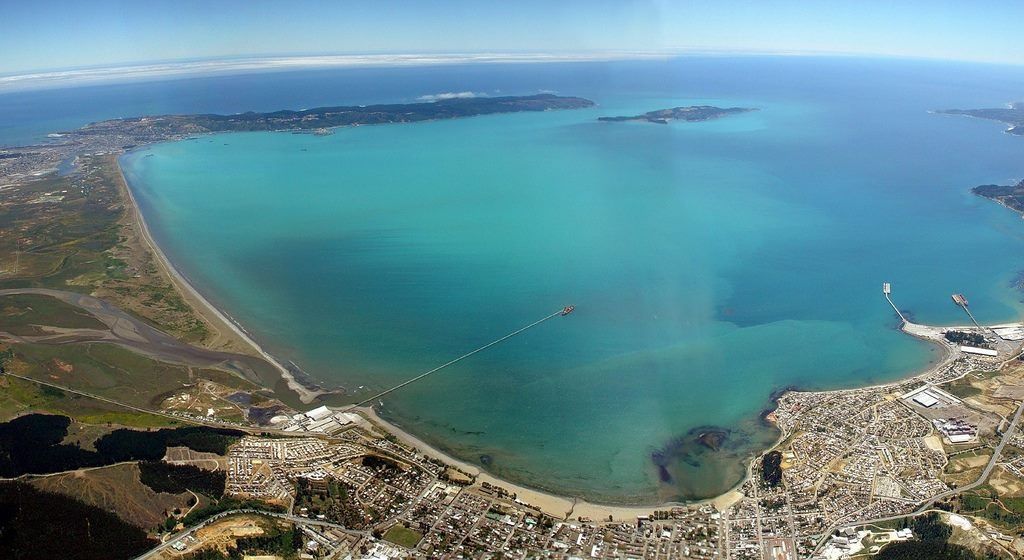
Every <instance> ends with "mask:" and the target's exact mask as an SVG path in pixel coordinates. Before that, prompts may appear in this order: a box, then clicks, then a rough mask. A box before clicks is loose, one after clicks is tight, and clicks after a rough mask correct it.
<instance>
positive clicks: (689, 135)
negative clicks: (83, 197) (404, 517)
mask: <svg viewBox="0 0 1024 560" xmlns="http://www.w3.org/2000/svg"><path fill="white" fill-rule="evenodd" d="M572 68H573V69H574V70H573V71H571V72H568V71H567V72H565V73H564V75H559V74H558V73H557V72H553V71H551V70H550V67H547V68H546V69H545V70H543V79H540V78H536V77H534V78H532V79H533V80H534V81H533V82H530V81H529V80H530V79H531V78H530V74H529V71H528V70H523V69H516V70H515V71H514V72H518V74H516V76H517V77H518V78H519V79H521V80H523V81H522V82H521V83H522V84H524V85H522V86H521V89H520V90H518V91H509V90H508V89H507V86H503V88H502V92H503V93H519V92H522V93H529V92H531V91H536V90H537V89H555V90H558V91H559V93H563V94H574V95H575V94H578V95H583V96H587V97H589V98H591V99H594V100H595V101H597V102H598V103H599V106H598V107H596V108H593V109H586V110H579V111H566V112H550V113H543V114H513V115H499V116H488V117H478V118H471V119H464V120H457V121H439V122H429V123H419V124H411V125H387V126H365V127H357V128H350V129H343V130H338V131H337V133H336V134H334V135H333V136H328V137H317V136H311V135H299V134H288V133H243V134H230V135H217V136H210V137H202V138H198V139H193V140H188V141H182V142H176V143H169V144H162V145H158V146H152V147H149V148H146V149H143V150H140V151H137V152H134V153H132V154H130V155H128V156H126V157H125V158H124V160H123V163H124V167H125V171H126V174H127V176H128V178H129V180H130V182H131V184H132V188H133V190H134V191H135V192H136V194H137V195H138V198H139V200H140V204H141V206H142V209H143V211H144V212H145V214H146V217H147V220H148V221H149V222H150V224H151V227H152V228H153V230H154V234H155V235H156V236H157V238H158V239H159V241H160V243H161V245H162V246H163V247H165V249H166V251H167V252H168V254H169V256H170V257H171V259H172V260H173V261H174V262H175V263H176V264H177V265H178V266H179V267H180V268H181V269H182V270H183V271H184V273H185V274H186V275H187V276H188V277H189V278H190V279H191V280H192V281H193V282H194V283H195V284H196V285H197V286H198V287H199V288H200V290H201V291H203V293H204V294H207V295H208V296H209V297H210V298H211V299H212V300H213V301H215V302H217V303H218V304H220V305H222V306H223V307H224V308H225V309H226V310H228V312H229V313H230V314H231V315H232V316H234V317H236V318H237V319H238V320H239V321H240V322H241V323H242V324H244V325H245V326H246V327H247V328H248V329H249V330H251V331H252V332H253V333H254V334H255V336H256V338H257V339H258V340H259V341H260V342H261V343H263V344H264V345H265V346H266V347H267V348H268V349H269V350H270V351H272V352H273V353H275V354H276V355H279V356H281V357H283V358H286V359H290V360H294V361H295V362H296V363H297V364H299V365H300V366H301V367H302V368H303V369H304V370H306V371H307V372H309V373H310V374H311V375H312V376H313V377H315V378H317V379H320V380H323V381H325V382H326V383H328V384H337V385H341V386H343V387H345V388H346V389H347V390H349V391H350V392H351V393H352V394H354V395H355V396H356V397H360V396H369V395H372V394H373V393H374V392H375V391H377V390H380V389H382V388H384V387H387V386H389V385H391V384H394V383H396V382H399V381H401V380H404V379H406V378H409V377H411V376H413V375H415V374H418V373H420V372H422V371H425V370H427V369H430V368H432V367H434V366H435V365H438V364H440V363H443V362H446V361H447V360H449V359H451V358H452V357H454V356H457V355H460V354H462V353H464V352H466V351H468V350H470V349H472V348H475V347H477V346H480V345H481V344H483V343H486V342H488V341H490V340H492V339H494V338H497V337H498V336H501V335H503V334H505V333H507V332H509V331H512V330H514V329H515V328H518V327H519V326H522V325H525V324H527V323H530V322H532V321H534V320H536V319H538V318H540V317H542V316H544V315H546V314H548V313H551V312H552V311H554V310H557V309H559V308H560V307H562V306H563V305H566V304H570V303H572V304H575V305H576V306H577V310H576V312H575V313H574V314H573V315H572V316H570V317H567V318H559V319H557V320H552V321H548V322H546V323H544V324H542V325H541V326H539V327H537V328H535V329H532V330H530V331H528V332H526V333H524V334H523V335H521V336H518V337H516V338H514V339H511V340H509V341H508V342H506V343H504V344H502V345H500V346H497V347H494V348H492V349H489V350H487V351H486V352H484V353H481V354H478V355H476V356H473V357H472V358H471V359H469V360H466V361H464V362H461V363H459V364H457V365H456V366H453V367H451V368H448V369H446V370H444V371H442V372H440V373H438V374H435V375H434V376H432V377H429V378H427V379H425V380H423V381H421V382H419V383H417V384H414V385H411V386H409V387H407V388H405V389H403V390H401V391H399V392H397V393H395V394H393V395H390V396H389V397H388V398H387V399H386V400H385V403H384V407H383V409H382V412H383V413H384V414H385V415H386V416H388V417H389V418H391V419H393V420H395V421H396V422H398V423H399V424H401V425H402V426H404V427H406V428H408V429H409V430H410V431H412V432H413V433H415V434H417V435H419V436H421V437H423V438H424V439H426V440H428V441H430V442H432V443H434V444H437V445H439V446H441V447H443V448H445V449H447V450H449V451H451V452H453V453H455V454H456V455H458V456H460V457H462V458H465V459H467V460H470V461H472V462H476V463H478V464H482V465H484V466H485V467H486V468H487V469H488V470H490V471H492V472H494V473H496V474H499V475H502V476H506V477H508V478H510V479H513V480H515V481H518V482H523V483H526V484H529V485H531V486H535V487H539V488H544V489H548V490H553V491H557V492H561V493H567V494H573V495H582V496H586V497H588V498H590V499H594V500H601V501H614V502H634V503H636V502H646V503H650V502H654V501H657V500H664V499H678V498H699V497H706V496H711V495H715V494H718V493H720V492H722V491H724V490H726V489H728V488H729V487H730V486H732V485H733V484H735V483H736V482H737V481H738V480H739V478H740V477H741V476H742V473H743V468H744V466H743V459H744V458H745V457H746V456H747V455H748V454H750V453H751V452H753V451H756V450H758V449H761V448H763V447H765V446H766V445H768V444H770V443H771V442H772V441H773V440H774V438H775V437H776V432H775V431H774V430H773V429H772V428H770V427H769V426H766V425H765V424H764V423H763V422H762V421H761V420H760V418H759V414H760V413H761V411H762V410H763V409H764V408H765V407H767V406H769V404H770V400H769V396H770V395H771V393H772V392H773V391H774V390H778V389H780V388H783V387H787V386H794V385H795V386H799V387H802V388H836V387H850V386H856V385H861V384H867V383H875V382H881V381H886V380H891V379H896V378H899V377H901V376H905V375H909V374H911V373H913V372H915V371H918V370H921V369H923V368H924V367H926V366H927V365H928V364H929V363H930V361H931V360H932V359H934V358H935V357H936V353H935V351H934V350H933V349H932V348H930V347H929V346H927V345H925V344H923V343H920V342H918V341H916V340H913V339H911V338H909V337H907V336H905V335H902V334H900V333H899V332H898V331H896V330H895V329H894V326H895V319H894V314H893V312H892V309H891V308H889V306H888V304H887V303H886V302H885V300H884V299H883V298H882V296H881V283H882V282H883V281H890V282H892V283H893V286H894V297H895V299H896V301H897V303H899V304H900V306H901V307H904V308H908V309H910V310H912V312H913V313H914V315H915V316H916V318H917V319H918V320H919V321H921V322H928V323H957V322H963V320H964V318H963V317H962V316H961V315H960V314H959V313H958V309H957V308H956V307H955V306H953V305H952V304H951V303H950V301H949V294H950V293H952V292H954V291H962V292H964V293H966V294H967V295H968V297H969V298H970V300H971V304H972V309H974V310H975V312H976V315H977V316H978V317H979V319H980V320H984V321H993V322H994V321H1003V320H1010V319H1014V318H1016V317H1017V316H1018V314H1019V313H1020V311H1021V308H1022V304H1021V302H1020V300H1021V293H1020V292H1019V291H1018V290H1017V289H1016V288H1014V287H1013V284H1014V280H1015V278H1016V277H1017V274H1018V272H1019V271H1020V270H1022V269H1024V252H1022V249H1024V222H1022V221H1021V220H1020V219H1019V218H1018V217H1016V216H1015V215H1013V214H1012V213H1010V212H1008V211H1006V210H1004V209H1002V208H1000V207H998V206H996V205H994V204H991V203H987V202H986V201H983V200H981V199H978V198H975V197H973V196H972V195H970V193H969V192H968V189H969V187H971V186H973V185H976V184H981V183H987V182H1006V181H1009V180H1011V179H1012V178H1014V177H1016V176H1019V175H1021V174H1024V165H1021V162H1022V159H1021V154H1022V152H1024V139H1020V138H1013V137H1009V136H1008V135H1004V134H1000V133H999V131H1000V126H999V125H997V124H993V123H986V122H983V121H977V120H970V119H964V118H951V117H941V116H936V115H930V114H928V113H927V111H928V110H930V109H936V108H944V107H975V106H989V105H991V104H994V103H1001V102H1004V101H1007V100H1009V99H1012V97H1011V96H1012V95H1013V94H1012V92H1013V91H1024V76H1022V75H1021V72H1020V71H1019V70H1018V73H1017V74H1016V75H1013V74H1011V75H1007V73H1006V71H1005V69H999V68H995V67H983V68H981V69H976V68H974V69H973V70H971V72H974V73H973V74H972V73H971V72H962V71H958V72H955V73H954V72H950V70H949V69H948V68H945V67H943V66H941V65H932V64H921V65H915V64H911V63H891V62H870V61H853V62H851V61H822V60H805V61H790V60H778V59H759V60H749V59H738V60H696V61H693V60H683V61H673V62H665V63H657V64H652V63H633V64H620V65H616V66H614V67H608V66H600V67H598V66H595V67H592V69H591V70H587V69H583V70H580V69H579V67H578V66H573V67H572ZM609 68H612V69H613V70H614V71H612V70H609ZM972 68H973V67H972ZM474 72H476V73H477V74H474V76H473V79H474V80H477V81H478V82H480V83H486V82H487V80H491V81H492V82H494V83H502V84H503V83H504V82H505V81H507V80H508V79H509V78H508V74H507V73H508V72H511V70H507V69H503V68H501V67H493V68H490V69H488V70H487V72H489V74H488V73H487V72H484V71H482V70H475V71H474ZM588 72H590V73H588ZM595 73H596V74H595ZM972 80H973V81H972ZM410 83H416V82H415V79H413V78H410ZM474 83H476V82H474ZM454 85H455V86H462V85H464V84H454ZM574 86H575V89H574ZM421 87H422V86H421ZM1017 88H1019V89H1017ZM450 89H451V90H454V91H461V90H462V89H458V87H452V88H450ZM495 89H497V86H495ZM438 91H443V90H438ZM373 101H375V100H373V99H367V100H365V102H373ZM701 103H710V104H718V105H742V106H752V107H757V108H759V109H760V110H759V111H757V112H754V113H748V114H743V115H740V116H736V117H731V118H728V119H724V120H719V121H713V122H707V123H689V124H683V123H677V124H671V125H668V126H661V125H654V124H647V123H598V122H596V121H595V119H596V117H598V116H601V115H618V114H634V113H640V112H644V111H648V110H652V109H657V108H664V107H670V106H676V105H690V104H701ZM707 426H715V427H721V428H723V429H726V430H728V432H729V437H728V438H727V440H726V443H725V445H724V447H723V448H722V449H720V450H718V451H710V450H707V449H705V448H703V447H701V446H700V445H698V444H696V443H694V441H693V440H694V434H695V433H699V432H700V431H702V430H703V429H704V428H702V427H707Z"/></svg>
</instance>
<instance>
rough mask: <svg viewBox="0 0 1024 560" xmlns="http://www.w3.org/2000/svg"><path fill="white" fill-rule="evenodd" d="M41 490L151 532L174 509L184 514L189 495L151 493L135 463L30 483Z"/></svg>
mask: <svg viewBox="0 0 1024 560" xmlns="http://www.w3.org/2000/svg"><path fill="white" fill-rule="evenodd" d="M31 484H32V485H33V486H35V487H36V488H39V489H40V490H47V491H49V492H56V493H58V494H63V495H65V496H68V497H71V498H74V499H76V500H79V501H82V502H85V503H87V504H89V505H93V506H96V507H98V508H101V509H103V510H106V511H110V512H113V513H114V514H116V515H117V516H118V517H120V518H121V519H123V520H125V521H126V522H128V523H131V524H132V525H135V526H137V527H139V528H141V529H147V530H150V529H153V528H154V527H156V526H157V525H159V524H161V523H163V522H164V520H165V519H166V518H167V513H168V512H172V511H174V510H175V509H178V510H180V511H186V510H188V508H189V500H190V499H191V498H192V496H191V494H188V493H182V494H167V493H162V492H154V491H153V490H152V489H150V488H149V487H148V486H146V485H145V484H143V483H142V482H140V481H139V468H138V465H135V464H122V465H112V466H109V467H103V468H99V469H90V470H85V471H80V472H73V473H66V474H58V475H53V476H47V477H43V478H37V479H35V480H33V481H32V482H31Z"/></svg>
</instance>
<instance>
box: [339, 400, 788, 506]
mask: <svg viewBox="0 0 1024 560" xmlns="http://www.w3.org/2000/svg"><path fill="white" fill-rule="evenodd" d="M353 410H354V411H355V412H358V413H359V414H361V415H363V416H365V417H366V418H367V419H368V420H369V421H370V422H371V423H372V424H374V425H377V426H379V427H381V428H383V429H384V430H387V431H388V432H390V433H392V434H394V435H395V437H397V438H398V439H399V441H401V442H402V443H404V444H406V445H408V446H411V447H415V448H416V449H417V450H418V451H419V452H420V453H422V454H423V455H426V456H427V457H431V458H433V459H437V460H440V461H443V462H445V463H447V464H449V465H452V466H455V467H457V468H459V469H461V470H463V471H465V472H467V473H469V474H470V475H472V476H474V477H475V478H476V481H475V482H474V486H475V485H478V484H481V483H484V482H486V483H487V484H491V485H494V486H499V487H502V488H504V489H506V490H508V491H509V492H512V493H514V494H515V495H516V498H517V499H518V500H520V501H523V502H525V503H528V504H530V505H533V506H537V507H538V508H540V509H541V511H543V512H544V513H546V514H548V515H551V516H554V517H557V518H560V519H570V518H573V517H580V516H582V517H589V518H591V519H593V520H595V521H604V520H607V519H608V518H609V517H611V518H613V519H614V520H616V521H632V520H635V519H636V517H637V516H640V515H650V514H651V513H653V512H654V511H655V510H668V509H671V508H673V507H680V506H685V505H694V504H705V503H711V504H714V505H715V507H717V508H718V509H719V510H720V511H721V510H724V509H725V508H727V507H728V506H729V505H732V504H733V503H735V502H736V501H737V500H738V499H739V497H741V495H740V493H739V492H738V490H737V488H738V487H739V486H740V485H742V483H743V481H741V482H740V483H739V484H737V486H736V487H734V488H732V489H730V490H729V491H728V492H726V493H724V494H722V495H721V496H716V497H714V498H709V499H707V500H699V501H694V502H685V503H684V502H664V503H661V504H654V505H635V506H633V505H612V504H599V503H595V502H589V501H587V500H584V499H581V498H573V497H568V496H559V495H557V494H552V493H550V492H545V491H543V490H537V489H535V488H530V487H528V486H524V485H522V484H517V483H514V482H510V481H508V480H505V479H503V478H498V477H496V476H494V475H492V474H490V473H488V472H487V471H485V470H483V469H482V468H480V467H479V466H477V465H473V464H470V463H467V462H465V461H462V460H460V459H457V458H455V457H452V456H451V455H449V454H447V453H445V452H444V451H441V450H440V449H438V448H436V447H434V446H432V445H430V444H429V443H426V442H424V441H423V440H421V439H420V438H418V437H416V436H415V435H413V434H410V433H409V432H407V431H405V430H404V429H402V428H400V427H398V426H396V425H395V424H392V423H391V422H389V421H387V420H385V419H383V418H381V417H380V415H378V414H377V411H376V410H374V409H373V407H368V406H361V407H357V408H355V409H353ZM776 445H777V443H776ZM773 447H774V446H773ZM748 474H749V472H748ZM745 480H746V477H744V481H745Z"/></svg>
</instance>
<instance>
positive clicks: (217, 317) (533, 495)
mask: <svg viewBox="0 0 1024 560" xmlns="http://www.w3.org/2000/svg"><path fill="white" fill-rule="evenodd" d="M116 166H117V171H118V173H119V175H120V177H121V183H122V188H123V189H124V191H125V196H126V199H127V200H126V201H127V203H129V204H131V206H132V209H131V210H132V212H133V215H134V216H135V221H134V223H135V227H137V228H138V230H139V233H140V236H141V238H142V239H143V240H144V242H145V243H146V245H147V246H148V248H149V249H150V250H151V251H152V252H153V254H154V255H156V257H157V258H156V260H157V261H158V262H159V263H160V265H159V266H161V268H163V269H164V270H165V272H166V273H167V275H168V276H169V277H170V278H171V280H172V282H173V283H174V285H175V286H176V288H177V289H178V290H179V291H180V292H181V294H182V297H184V298H185V300H186V302H187V303H188V304H189V305H190V306H192V307H193V309H195V310H196V313H197V314H199V315H200V316H201V317H202V318H203V319H204V320H205V321H207V322H208V323H209V324H210V325H211V326H212V327H213V328H214V329H215V330H216V331H217V332H218V333H219V334H220V335H221V336H224V335H225V333H227V336H232V337H235V338H237V340H239V341H240V342H241V343H242V344H244V345H245V346H246V347H247V348H248V349H250V350H251V351H253V352H255V353H256V355H258V356H260V357H262V358H264V359H265V360H267V361H268V362H269V363H270V364H272V365H273V366H274V367H275V368H276V369H277V370H278V371H279V373H280V375H281V378H282V380H284V382H285V383H286V385H287V387H288V389H289V390H291V391H294V392H295V393H296V394H297V395H298V396H299V398H300V400H301V401H302V402H303V403H304V404H310V403H312V402H314V401H316V400H317V398H318V397H320V396H323V395H327V394H330V392H329V391H324V390H320V389H315V388H310V387H308V386H305V385H303V384H302V383H300V382H299V380H297V379H296V378H295V375H294V374H293V372H291V371H290V370H288V368H287V367H285V366H284V365H283V364H282V363H281V362H279V361H278V360H277V359H276V358H274V357H273V356H272V355H271V354H269V353H268V352H267V351H266V350H264V349H263V348H262V347H261V346H260V345H259V343H257V342H256V341H255V340H254V339H253V338H252V337H251V336H250V335H249V334H248V333H247V332H246V331H245V329H244V328H243V327H242V326H241V325H239V324H238V323H237V322H236V321H234V320H233V319H232V318H230V316H229V315H227V314H226V313H225V312H223V311H221V310H220V309H218V308H217V307H216V306H215V305H214V304H213V303H211V302H210V301H209V300H208V299H206V298H205V297H204V296H203V295H202V294H200V293H199V291H198V290H197V289H196V288H195V287H194V286H192V284H191V283H190V282H189V281H188V279H187V278H186V277H185V276H183V275H182V274H181V273H180V271H178V270H177V269H176V268H175V267H174V265H173V264H172V263H171V262H170V260H169V259H168V258H167V256H166V255H165V254H164V252H163V251H162V250H161V249H160V247H159V245H158V244H157V243H156V241H155V239H154V238H153V237H152V235H151V233H150V231H149V229H148V226H147V225H146V223H145V219H144V217H143V215H142V211H141V209H140V208H139V205H138V203H137V201H136V199H135V197H134V194H133V193H132V190H131V187H130V186H129V185H128V181H127V179H126V177H125V176H124V172H123V169H122V168H121V156H118V157H117V158H116ZM905 327H906V325H904V326H903V327H901V329H900V330H901V332H903V333H904V334H908V335H910V336H913V337H915V338H918V339H919V340H923V341H926V342H931V343H933V344H935V345H937V346H939V347H940V348H941V349H942V351H943V352H944V355H943V356H942V357H941V358H940V359H939V360H937V361H936V362H934V363H932V364H929V365H927V366H926V367H925V368H923V369H922V370H919V371H917V372H914V373H912V374H910V375H907V376H906V377H901V378H899V379H895V380H892V381H889V382H886V383H879V384H873V385H865V386H857V387H849V388H842V389H832V390H821V391H801V390H799V389H789V390H786V391H782V392H780V393H778V394H775V395H773V398H772V400H771V405H772V410H774V408H775V404H776V403H777V401H778V400H779V399H781V398H783V397H784V396H785V395H787V394H789V393H793V392H815V393H831V392H842V391H852V390H864V389H878V388H885V387H890V386H896V385H899V384H901V383H905V382H907V381H910V380H913V379H915V378H918V377H925V376H928V375H930V374H932V373H934V372H936V371H937V370H939V369H941V368H943V367H945V366H946V365H947V364H948V363H949V362H950V360H952V359H953V358H954V357H955V353H954V352H952V351H951V350H950V349H949V348H948V347H946V345H944V344H942V343H941V342H939V341H937V340H934V339H930V338H927V337H924V336H920V335H918V334H916V333H914V332H910V331H908V330H906V329H905ZM268 388H270V389H273V388H272V387H268ZM350 407H351V405H346V406H342V407H332V408H334V409H336V410H349V409H350ZM352 410H355V411H357V412H359V413H360V414H362V415H363V416H364V417H366V418H367V419H368V420H369V421H370V422H371V423H374V424H376V425H377V426H379V427H380V428H381V429H383V430H385V431H387V432H389V433H392V434H393V435H394V436H395V437H397V438H398V439H399V440H400V441H402V442H403V443H405V444H407V445H410V446H412V447H415V448H417V449H418V450H419V452H420V453H422V454H424V455H426V456H429V457H432V458H435V459H438V460H440V461H443V462H445V463H446V464H449V465H452V466H455V467H457V468H459V469H461V470H463V471H465V472H467V473H469V474H471V475H472V476H474V477H475V484H476V485H479V484H481V483H484V482H486V483H488V484H491V485H495V486H499V487H502V488H505V489H506V490H508V491H510V492H512V493H514V494H516V496H517V497H518V499H520V500H522V501H523V502H526V503H528V504H531V505H535V506H537V507H539V508H540V509H541V510H542V511H544V512H545V513H547V514H549V515H552V516H555V517H559V518H565V519H568V518H570V517H588V518H591V519H594V520H607V519H609V518H611V519H614V520H617V521H621V520H633V519H635V518H636V517H637V516H642V515H650V514H651V513H653V512H654V511H657V510H669V509H671V508H673V507H684V506H692V505H699V504H713V505H714V506H715V507H716V508H718V510H719V511H724V510H725V509H726V508H728V507H729V506H731V505H732V504H734V503H736V502H737V501H738V500H739V499H741V498H742V497H743V495H742V493H741V492H740V491H739V489H740V488H741V487H742V486H743V485H744V484H745V483H746V482H747V481H748V480H749V479H750V477H751V476H753V467H754V464H755V462H756V461H757V460H758V458H760V457H762V456H764V454H766V453H769V452H771V451H773V450H775V449H777V448H778V446H779V445H780V444H781V443H782V442H784V441H785V440H786V438H787V437H788V435H789V434H786V433H784V431H783V430H781V429H779V427H778V424H777V423H776V422H775V421H774V418H773V416H772V414H771V413H768V414H767V415H765V417H764V421H765V422H768V423H770V424H771V425H772V426H774V427H775V429H776V430H777V431H778V436H777V438H776V440H775V442H774V443H772V444H771V445H770V446H768V447H766V448H765V449H763V450H760V451H758V452H757V453H754V454H752V455H751V456H750V457H748V458H747V461H746V462H747V464H746V469H745V471H746V472H745V475H744V476H743V477H742V478H741V479H740V480H738V481H737V482H736V483H735V484H734V485H733V486H732V487H731V488H730V489H729V490H727V491H726V492H724V493H722V494H720V495H718V496H715V497H711V498H707V499H703V500H693V501H669V502H662V503H659V504H650V505H644V504H637V505H620V504H600V503H596V502H590V501H587V500H585V499H582V498H577V497H572V496H561V495H557V494H553V493H550V492H548V491H544V490H539V489H535V488H530V487H528V486H525V485H523V484H520V483H515V482H512V481H509V480H506V479H503V478H499V477H497V476H495V475H493V474H491V473H489V472H487V471H486V470H485V469H484V468H483V467H480V466H478V465H474V464H471V463H468V462H466V461H464V460H461V459H458V458H456V457H454V456H452V455H450V454H449V453H447V452H445V451H442V450H441V449H439V448H437V447H435V446H433V445H431V444H428V443H426V442H425V441H423V440H422V439H420V438H419V437H417V436H416V435H414V434H412V433H410V432H408V431H406V430H405V429H403V428H401V427H399V426H397V425H395V424H393V423H391V422H390V421H388V420H385V419H384V418H382V417H381V416H380V415H379V414H378V413H377V411H376V410H374V409H373V408H372V406H371V407H358V408H355V409H352Z"/></svg>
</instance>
